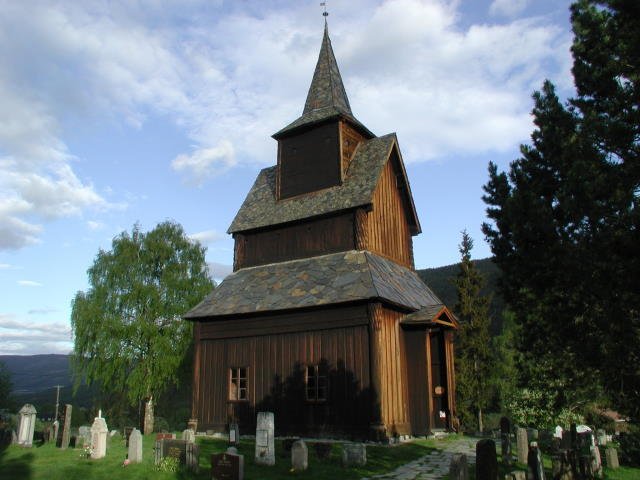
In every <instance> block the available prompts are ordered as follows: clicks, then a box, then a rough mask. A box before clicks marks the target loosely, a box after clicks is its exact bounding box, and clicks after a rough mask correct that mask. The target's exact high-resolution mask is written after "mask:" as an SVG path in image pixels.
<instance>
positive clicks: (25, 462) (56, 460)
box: [0, 435, 433, 480]
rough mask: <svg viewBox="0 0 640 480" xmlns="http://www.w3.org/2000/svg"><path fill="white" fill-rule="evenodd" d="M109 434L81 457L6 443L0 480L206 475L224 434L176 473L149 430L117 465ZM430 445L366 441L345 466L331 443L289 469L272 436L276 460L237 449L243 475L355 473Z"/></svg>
mask: <svg viewBox="0 0 640 480" xmlns="http://www.w3.org/2000/svg"><path fill="white" fill-rule="evenodd" d="M117 438H118V439H117V440H111V441H110V443H109V445H108V448H107V456H106V457H105V458H103V459H101V460H88V459H85V458H82V457H81V454H82V449H73V448H69V449H67V450H60V449H58V448H55V447H54V446H53V444H52V443H49V444H45V445H43V446H41V447H36V446H34V447H33V448H21V447H18V446H16V445H11V446H9V447H8V448H7V449H5V450H4V451H1V452H0V479H2V480H5V479H6V480H76V479H78V480H85V479H90V480H94V479H95V480H103V479H104V480H115V479H131V480H142V479H154V480H156V479H157V480H163V479H210V478H211V462H210V455H211V454H212V453H219V452H223V451H225V450H226V447H227V443H226V441H224V440H216V439H211V438H198V439H197V442H198V443H199V444H200V473H199V474H197V475H196V474H192V473H190V472H186V471H179V472H176V473H169V472H158V471H156V470H155V469H154V464H153V459H154V455H153V446H154V443H155V435H145V436H144V440H143V448H144V451H143V463H141V464H137V465H128V466H126V467H123V466H122V462H123V461H124V459H125V455H126V448H125V446H124V443H123V442H122V439H121V437H117ZM432 449H433V442H429V441H417V442H415V443H410V444H403V445H398V446H394V447H387V446H375V445H367V460H368V461H367V465H365V466H364V467H358V468H352V469H345V468H343V467H342V466H341V464H340V460H341V448H340V446H339V445H338V444H336V445H334V446H333V448H332V451H331V455H330V457H329V459H328V460H324V461H320V460H319V459H318V458H317V457H316V455H315V451H314V449H313V448H312V447H311V446H310V448H309V469H308V470H307V471H305V472H300V473H293V472H290V468H291V458H290V455H287V454H285V452H284V450H283V448H282V445H281V442H279V441H277V440H276V465H275V466H273V467H264V466H257V465H255V464H254V463H253V454H254V442H253V440H242V442H241V444H240V447H239V451H240V453H241V454H243V455H244V456H245V479H247V480H252V479H255V480H258V479H264V480H271V479H273V480H275V479H293V478H300V479H309V480H316V479H317V480H320V479H360V478H362V477H368V476H371V475H375V474H378V473H386V472H389V471H391V470H393V469H395V468H396V467H399V466H400V465H403V464H405V463H407V462H409V461H411V460H413V459H416V458H418V457H420V456H422V455H426V454H427V453H429V451H431V450H432Z"/></svg>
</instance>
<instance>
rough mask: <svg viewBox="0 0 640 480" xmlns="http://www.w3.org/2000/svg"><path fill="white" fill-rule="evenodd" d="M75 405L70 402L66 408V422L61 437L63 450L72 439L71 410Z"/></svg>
mask: <svg viewBox="0 0 640 480" xmlns="http://www.w3.org/2000/svg"><path fill="white" fill-rule="evenodd" d="M72 410H73V407H72V406H71V405H69V404H67V405H65V408H64V424H63V426H62V436H61V437H60V448H62V449H63V450H64V449H65V448H67V447H68V446H69V442H70V441H71V411H72Z"/></svg>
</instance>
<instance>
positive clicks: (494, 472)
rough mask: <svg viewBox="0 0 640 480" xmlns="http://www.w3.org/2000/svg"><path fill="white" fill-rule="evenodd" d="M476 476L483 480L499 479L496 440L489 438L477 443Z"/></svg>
mask: <svg viewBox="0 0 640 480" xmlns="http://www.w3.org/2000/svg"><path fill="white" fill-rule="evenodd" d="M476 478H477V479H480V478H481V479H483V480H497V479H498V455H497V454H496V442H494V441H493V440H491V439H489V438H485V439H483V440H480V441H479V442H478V443H476Z"/></svg>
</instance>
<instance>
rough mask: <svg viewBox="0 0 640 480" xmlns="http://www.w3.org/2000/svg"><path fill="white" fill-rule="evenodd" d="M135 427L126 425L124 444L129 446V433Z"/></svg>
mask: <svg viewBox="0 0 640 480" xmlns="http://www.w3.org/2000/svg"><path fill="white" fill-rule="evenodd" d="M134 428H135V427H124V446H125V447H127V448H129V435H131V432H133V429H134Z"/></svg>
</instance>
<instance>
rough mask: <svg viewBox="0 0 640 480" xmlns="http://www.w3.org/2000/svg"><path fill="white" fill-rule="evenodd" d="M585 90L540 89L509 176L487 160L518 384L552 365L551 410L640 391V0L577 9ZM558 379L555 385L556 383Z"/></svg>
mask: <svg viewBox="0 0 640 480" xmlns="http://www.w3.org/2000/svg"><path fill="white" fill-rule="evenodd" d="M571 10H572V24H573V30H574V35H575V36H574V43H573V47H572V52H573V56H574V65H573V74H574V78H575V82H576V88H577V96H576V97H575V98H573V99H571V100H570V101H569V102H568V103H567V104H562V103H561V102H560V100H559V99H558V96H557V95H556V93H555V89H554V87H553V85H552V84H551V83H550V82H548V81H547V82H545V83H544V85H543V87H542V90H541V91H540V92H536V93H535V94H534V96H533V97H534V102H535V106H534V109H533V117H534V124H535V126H536V129H535V130H534V132H533V134H532V137H531V139H532V142H531V145H523V146H522V147H521V157H520V158H519V159H517V160H515V161H514V162H512V163H511V165H510V169H509V172H508V174H507V173H503V172H498V169H497V167H496V165H494V164H493V163H491V164H490V165H489V181H488V183H487V184H486V185H485V187H484V188H485V192H486V195H485V196H484V197H483V198H484V200H485V202H486V203H487V205H488V208H487V214H488V217H489V219H490V220H491V221H492V222H491V223H485V224H484V225H483V231H484V233H485V235H486V237H487V240H488V241H489V243H490V245H491V248H492V251H493V253H494V255H495V261H496V263H497V264H498V265H499V266H500V268H501V269H502V271H503V273H504V276H503V281H502V284H501V290H502V292H503V294H504V296H505V300H506V301H507V302H508V303H509V305H510V308H511V309H512V310H513V312H514V314H515V315H516V319H517V321H518V323H519V325H520V329H519V331H520V335H519V347H520V349H521V351H522V353H523V357H522V360H523V361H522V362H521V364H520V373H521V381H522V382H523V383H526V382H528V381H530V380H532V379H534V378H540V375H541V374H542V373H544V372H546V375H548V377H547V378H548V379H553V382H549V388H552V389H554V392H555V393H554V394H553V395H552V397H553V403H554V404H555V408H558V409H560V408H565V407H566V408H568V409H569V410H572V409H574V408H575V407H576V406H577V405H579V404H580V403H584V402H585V401H586V399H587V398H590V399H593V398H595V397H597V396H598V394H599V387H600V386H602V387H604V388H605V389H606V391H607V393H608V394H609V397H610V400H611V401H612V402H614V405H616V406H617V407H618V408H622V409H623V410H626V411H628V412H630V413H634V414H638V413H640V412H639V411H638V403H639V402H638V401H637V400H638V398H639V397H640V395H639V394H640V375H639V373H640V371H639V370H638V365H639V364H640V363H639V360H640V342H639V341H638V340H640V318H639V312H640V293H639V290H638V287H637V285H638V284H639V283H638V281H639V280H640V255H638V250H637V249H638V245H640V233H639V232H640V229H639V228H638V227H639V220H640V216H639V215H640V209H639V208H638V207H640V205H639V200H640V198H639V195H640V164H639V162H638V160H639V159H638V147H639V144H638V141H639V139H640V136H639V134H640V117H639V115H640V108H639V107H640V102H639V98H640V97H639V95H640V93H639V92H638V85H637V82H638V74H639V72H640V68H639V67H640V62H639V61H638V60H639V56H640V35H639V33H638V32H640V4H639V3H638V2H635V1H616V0H610V1H595V0H581V1H578V2H576V3H575V4H574V5H573V6H572V9H571ZM551 385H553V386H551Z"/></svg>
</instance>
